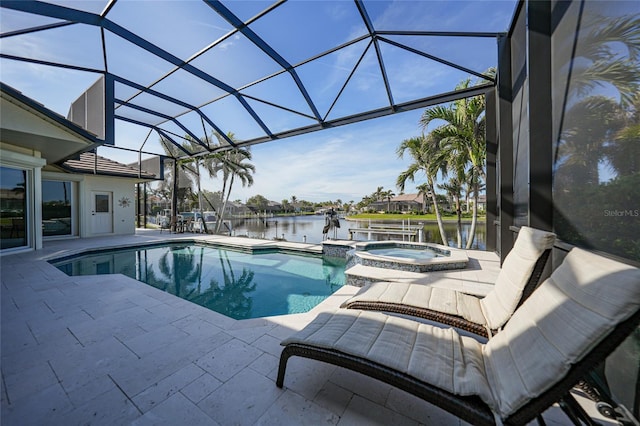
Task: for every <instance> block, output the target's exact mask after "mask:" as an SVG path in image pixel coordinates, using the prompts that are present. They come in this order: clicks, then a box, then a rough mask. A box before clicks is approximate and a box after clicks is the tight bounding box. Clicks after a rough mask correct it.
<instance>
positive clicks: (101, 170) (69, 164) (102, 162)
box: [60, 152, 158, 179]
mask: <svg viewBox="0 0 640 426" xmlns="http://www.w3.org/2000/svg"><path fill="white" fill-rule="evenodd" d="M96 157H97V161H96ZM60 166H61V167H62V168H63V169H65V170H67V171H70V172H74V173H82V174H96V175H106V176H121V177H128V178H140V179H158V178H157V177H156V176H155V175H154V174H152V173H149V172H146V171H144V170H142V171H141V172H140V174H139V173H138V169H136V168H134V167H131V166H127V165H126V164H122V163H118V162H117V161H113V160H109V159H108V158H105V157H101V156H99V155H97V156H96V154H94V153H92V152H83V153H82V154H80V157H79V158H78V159H71V160H67V161H65V162H64V163H62V164H61V165H60Z"/></svg>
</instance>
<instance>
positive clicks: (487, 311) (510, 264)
mask: <svg viewBox="0 0 640 426" xmlns="http://www.w3.org/2000/svg"><path fill="white" fill-rule="evenodd" d="M555 240H556V236H555V234H553V233H551V232H546V231H541V230H539V229H534V228H530V227H528V226H523V227H522V228H520V231H519V232H518V237H517V238H516V241H515V244H514V245H513V248H512V249H511V251H510V252H509V254H508V255H507V257H506V258H505V259H504V262H503V263H502V268H501V269H500V273H499V274H498V278H497V279H496V283H495V287H494V288H493V290H492V291H491V292H490V293H489V294H487V296H486V297H484V298H483V299H482V300H481V301H480V306H481V308H482V311H483V312H484V317H485V318H486V324H487V325H488V326H489V327H490V328H491V329H492V330H497V329H498V328H500V327H502V326H503V325H504V324H505V323H506V322H507V321H509V319H510V318H511V315H512V314H513V311H515V310H516V307H517V306H518V303H520V299H521V298H522V293H523V290H524V287H525V285H526V284H527V282H528V281H529V278H530V277H531V273H532V271H533V268H534V266H535V264H536V262H537V261H538V258H540V256H541V255H542V253H543V252H544V251H545V250H548V249H550V248H551V247H553V243H554V242H555Z"/></svg>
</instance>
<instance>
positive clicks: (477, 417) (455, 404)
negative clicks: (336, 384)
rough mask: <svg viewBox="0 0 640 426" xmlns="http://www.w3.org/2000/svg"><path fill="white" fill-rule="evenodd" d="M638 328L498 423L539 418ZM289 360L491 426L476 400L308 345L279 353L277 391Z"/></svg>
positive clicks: (614, 335)
mask: <svg viewBox="0 0 640 426" xmlns="http://www.w3.org/2000/svg"><path fill="white" fill-rule="evenodd" d="M639 324H640V310H638V311H636V312H635V313H634V314H633V315H632V316H631V317H630V318H628V319H627V320H625V321H623V322H621V323H619V324H618V325H617V326H616V327H615V328H613V329H612V330H611V331H610V332H609V333H608V335H607V336H606V337H605V338H604V339H602V341H601V342H600V343H598V344H597V345H596V346H595V348H594V349H593V350H591V351H590V352H589V353H587V354H586V355H585V356H584V357H583V358H582V359H581V360H580V361H578V362H577V363H575V364H574V365H572V366H571V368H570V369H569V371H568V373H567V374H566V375H565V376H564V377H562V378H559V379H558V381H557V382H555V383H550V384H549V389H548V390H547V391H545V392H544V393H543V394H542V395H540V396H538V397H536V398H533V399H531V400H529V401H528V402H527V403H526V404H525V405H524V406H522V407H521V408H520V409H518V410H517V411H516V412H515V413H513V414H511V415H510V416H509V417H508V418H506V419H502V421H503V423H504V424H505V425H523V424H526V423H528V422H529V421H531V420H533V419H534V418H536V417H539V416H540V415H541V414H542V412H543V411H545V410H546V409H547V408H549V407H550V406H551V405H553V404H554V403H556V402H559V401H560V400H562V399H563V398H565V396H566V395H567V394H568V392H569V391H570V390H571V388H572V387H573V386H574V385H575V384H576V383H578V382H579V381H580V380H581V378H582V377H584V375H585V374H586V373H588V372H589V371H591V370H592V369H593V368H595V367H596V366H597V365H598V364H599V363H600V362H602V361H603V360H604V359H605V358H606V357H607V356H608V355H609V354H610V353H611V352H613V351H614V350H615V349H616V348H617V347H618V346H619V345H620V344H621V343H622V341H623V340H624V339H625V338H626V337H627V336H629V335H630V334H631V333H632V332H633V330H635V329H636V327H637V326H638V325H639ZM292 356H299V357H304V358H309V359H314V360H318V361H323V362H326V363H329V364H333V365H337V366H339V367H344V368H347V369H349V370H353V371H356V372H359V373H362V374H364V375H367V376H369V377H372V378H375V379H378V380H380V381H382V382H385V383H388V384H390V385H392V386H394V387H397V388H399V389H402V390H404V391H406V392H409V393H410V394H412V395H415V396H417V397H419V398H422V399H423V400H425V401H427V402H430V403H431V404H434V405H436V406H438V407H440V408H442V409H444V410H446V411H448V412H450V413H452V414H454V415H455V416H457V417H459V418H460V419H462V420H465V421H467V422H469V423H471V424H474V425H480V426H484V425H495V418H494V414H493V413H492V412H491V410H490V409H489V407H488V406H487V405H486V404H485V403H484V402H482V401H481V400H480V398H479V397H475V396H459V395H454V394H452V393H450V392H448V391H445V390H443V389H440V388H438V387H437V386H434V385H431V384H429V383H426V382H423V381H420V380H418V379H416V378H415V377H412V376H410V375H407V374H405V373H402V372H399V371H397V370H394V369H392V368H389V367H387V366H384V365H381V364H379V363H376V362H373V361H371V360H368V359H365V358H362V357H357V356H353V355H349V354H346V353H344V352H340V351H337V350H332V349H327V348H321V347H316V346H311V345H305V344H299V343H291V344H288V345H287V346H285V348H284V349H283V350H282V354H281V355H280V364H279V366H278V377H277V380H276V385H277V386H278V387H280V388H282V387H283V386H284V376H285V373H286V368H287V361H288V360H289V358H290V357H292Z"/></svg>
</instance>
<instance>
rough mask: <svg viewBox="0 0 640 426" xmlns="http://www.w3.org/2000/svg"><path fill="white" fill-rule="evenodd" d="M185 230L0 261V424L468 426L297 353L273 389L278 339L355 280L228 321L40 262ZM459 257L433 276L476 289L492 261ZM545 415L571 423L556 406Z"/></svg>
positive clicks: (338, 299) (146, 290)
mask: <svg viewBox="0 0 640 426" xmlns="http://www.w3.org/2000/svg"><path fill="white" fill-rule="evenodd" d="M184 236H185V235H173V234H167V233H166V232H165V233H163V234H160V233H159V232H158V231H138V232H137V234H136V235H135V236H127V237H106V238H94V239H78V240H65V241H55V242H54V241H51V242H48V243H46V244H45V247H44V249H43V250H39V251H37V252H27V253H22V254H13V255H9V256H4V257H2V258H0V260H1V263H0V266H1V268H2V269H1V277H2V287H1V289H0V297H1V301H2V305H1V309H2V317H1V319H2V324H1V326H2V336H1V337H2V363H1V370H2V416H1V421H2V424H3V425H7V426H10V425H47V424H51V425H75V424H91V425H102V424H104V425H116V424H134V425H151V424H171V425H182V424H188V425H190V426H195V425H218V424H219V425H318V424H337V425H377V424H380V425H391V424H393V425H418V424H429V425H442V424H446V425H459V424H465V423H464V422H462V421H460V420H459V419H458V418H456V417H454V416H453V415H451V414H449V413H447V412H445V411H443V410H441V409H439V408H437V407H434V406H432V405H430V404H428V403H426V402H424V401H422V400H420V399H418V398H416V397H413V396H411V395H409V394H407V393H405V392H403V391H400V390H398V389H395V388H393V387H391V386H389V385H386V384H384V383H381V382H378V381H376V380H373V379H370V378H368V377H366V376H363V375H360V374H357V373H354V372H352V371H349V370H345V369H342V368H339V367H334V366H331V365H328V364H323V363H320V362H315V361H311V360H306V359H301V358H293V359H291V360H290V361H289V366H288V369H287V376H286V380H285V388H284V389H279V388H277V387H276V385H275V377H276V371H277V366H278V358H279V355H280V351H281V346H280V344H279V343H280V341H281V340H282V339H283V338H285V337H287V336H288V335H289V334H291V333H292V332H294V331H296V330H299V329H301V328H302V327H304V326H305V325H306V324H307V323H308V322H309V321H310V320H311V319H312V318H313V317H315V315H316V314H317V312H319V311H321V310H324V309H328V308H333V307H337V306H339V305H340V303H342V302H343V301H344V300H345V299H346V298H348V297H350V296H351V295H353V294H354V293H355V292H356V291H357V288H356V287H353V286H343V287H342V288H341V289H340V290H338V292H336V293H335V294H334V295H332V296H331V297H329V298H328V299H327V300H325V301H324V302H323V303H321V304H320V305H319V306H317V307H316V308H314V309H313V310H312V311H311V312H309V313H306V314H296V315H286V316H277V317H269V318H260V319H251V320H241V321H237V320H233V319H231V318H228V317H225V316H223V315H221V314H218V313H216V312H213V311H210V310H208V309H206V308H203V307H200V306H198V305H195V304H193V303H191V302H188V301H185V300H182V299H180V298H177V297H175V296H173V295H170V294H168V293H164V292H162V291H160V290H158V289H155V288H153V287H151V286H148V285H146V284H143V283H140V282H138V281H136V280H133V279H131V278H128V277H125V276H123V275H101V276H78V277H69V276H67V275H65V274H64V273H62V272H61V271H59V270H58V269H56V268H55V267H53V266H51V265H50V264H49V263H47V262H46V261H45V260H43V259H46V258H49V257H51V256H54V255H60V254H62V253H68V252H76V251H82V250H83V249H87V248H95V247H105V246H118V245H131V244H141V243H144V242H149V241H154V240H160V239H167V238H180V237H184ZM187 236H188V237H189V238H208V239H217V240H218V241H220V242H223V241H230V240H229V239H226V240H225V239H224V237H211V236H209V237H200V236H189V235H187ZM233 240H234V241H233V242H235V243H237V242H238V241H236V240H239V241H240V242H241V243H245V244H253V243H256V240H249V239H242V238H235V239H233ZM257 243H259V244H265V243H266V242H260V241H257ZM310 246H311V245H310ZM316 249H317V246H316ZM468 256H469V258H470V259H471V262H470V267H469V269H468V270H465V271H448V272H441V273H439V274H443V275H449V276H451V277H453V278H457V279H459V280H460V281H461V283H464V286H465V288H469V286H473V285H474V283H475V284H476V285H477V290H478V292H480V293H481V292H482V291H483V289H484V290H486V289H487V288H488V287H487V284H486V283H487V282H491V281H492V280H493V278H494V277H495V275H496V274H497V271H498V268H499V261H498V257H497V256H496V255H494V254H492V253H487V252H479V251H469V252H468ZM432 274H433V273H432ZM431 277H433V275H431ZM425 280H426V281H430V280H432V278H428V279H427V278H425ZM587 405H588V404H587ZM587 408H589V407H587ZM545 420H546V421H547V423H548V424H568V423H569V422H568V421H567V420H566V419H565V418H564V416H563V415H562V413H561V411H560V410H559V409H558V408H557V407H552V408H551V409H550V410H548V411H547V412H546V413H545ZM600 421H602V419H600Z"/></svg>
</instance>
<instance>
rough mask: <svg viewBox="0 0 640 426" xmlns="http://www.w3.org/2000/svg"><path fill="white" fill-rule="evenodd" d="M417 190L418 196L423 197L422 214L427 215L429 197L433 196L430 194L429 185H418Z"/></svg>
mask: <svg viewBox="0 0 640 426" xmlns="http://www.w3.org/2000/svg"><path fill="white" fill-rule="evenodd" d="M416 189H417V190H418V195H422V213H426V212H427V197H428V196H430V195H431V194H429V192H430V190H429V185H427V184H426V183H423V184H421V185H417V186H416Z"/></svg>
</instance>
